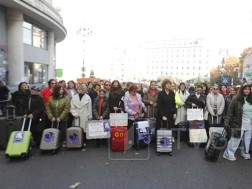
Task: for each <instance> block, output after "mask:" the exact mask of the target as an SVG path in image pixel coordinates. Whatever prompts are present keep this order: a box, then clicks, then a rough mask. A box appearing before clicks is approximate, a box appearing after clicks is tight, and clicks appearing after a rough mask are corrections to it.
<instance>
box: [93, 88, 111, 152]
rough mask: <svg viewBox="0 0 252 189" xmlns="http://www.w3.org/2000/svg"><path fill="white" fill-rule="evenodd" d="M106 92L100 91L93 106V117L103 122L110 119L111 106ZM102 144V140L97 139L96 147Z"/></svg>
mask: <svg viewBox="0 0 252 189" xmlns="http://www.w3.org/2000/svg"><path fill="white" fill-rule="evenodd" d="M105 95H106V91H105V90H104V89H100V91H99V94H98V97H97V98H96V99H95V101H94V104H93V116H94V119H96V120H103V119H108V118H109V104H108V100H107V98H106V97H105ZM100 144H101V139H96V147H99V146H100Z"/></svg>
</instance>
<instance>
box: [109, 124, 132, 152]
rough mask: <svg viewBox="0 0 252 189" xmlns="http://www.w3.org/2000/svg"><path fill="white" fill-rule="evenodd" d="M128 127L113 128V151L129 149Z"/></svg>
mask: <svg viewBox="0 0 252 189" xmlns="http://www.w3.org/2000/svg"><path fill="white" fill-rule="evenodd" d="M128 137H129V136H128V128H127V127H122V126H119V127H112V129H111V149H112V151H117V152H119V151H127V150H128Z"/></svg>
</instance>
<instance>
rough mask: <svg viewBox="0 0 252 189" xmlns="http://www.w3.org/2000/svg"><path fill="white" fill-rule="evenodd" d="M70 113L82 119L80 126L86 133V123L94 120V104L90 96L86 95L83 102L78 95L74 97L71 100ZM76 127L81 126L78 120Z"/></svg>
mask: <svg viewBox="0 0 252 189" xmlns="http://www.w3.org/2000/svg"><path fill="white" fill-rule="evenodd" d="M70 111H71V113H72V115H73V116H74V117H77V116H79V117H80V126H81V127H82V128H83V130H84V132H86V127H87V125H86V123H87V121H88V120H89V119H92V102H91V98H90V97H89V95H87V94H85V95H84V96H83V97H82V99H81V101H80V97H79V95H78V94H76V95H74V96H73V98H72V100H71V109H70ZM75 125H77V126H78V125H79V123H78V120H77V119H75Z"/></svg>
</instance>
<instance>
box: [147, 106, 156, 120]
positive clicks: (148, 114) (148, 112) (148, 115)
mask: <svg viewBox="0 0 252 189" xmlns="http://www.w3.org/2000/svg"><path fill="white" fill-rule="evenodd" d="M147 108H148V111H147V117H148V118H150V105H148V107H147ZM154 109H155V107H154V106H152V113H153V114H152V115H153V117H155V116H154V114H155V111H154Z"/></svg>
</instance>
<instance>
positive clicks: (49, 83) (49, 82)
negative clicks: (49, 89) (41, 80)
mask: <svg viewBox="0 0 252 189" xmlns="http://www.w3.org/2000/svg"><path fill="white" fill-rule="evenodd" d="M52 81H56V79H50V80H49V81H48V86H50V85H51V82H52Z"/></svg>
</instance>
